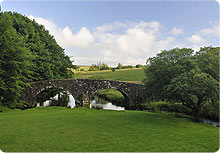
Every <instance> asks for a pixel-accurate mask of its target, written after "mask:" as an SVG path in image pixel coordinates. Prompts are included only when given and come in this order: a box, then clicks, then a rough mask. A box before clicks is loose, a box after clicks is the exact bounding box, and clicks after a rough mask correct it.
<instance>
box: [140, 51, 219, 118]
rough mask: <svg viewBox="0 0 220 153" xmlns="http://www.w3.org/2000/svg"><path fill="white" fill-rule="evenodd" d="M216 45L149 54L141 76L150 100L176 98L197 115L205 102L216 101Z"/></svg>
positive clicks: (217, 65)
mask: <svg viewBox="0 0 220 153" xmlns="http://www.w3.org/2000/svg"><path fill="white" fill-rule="evenodd" d="M218 59H219V47H204V48H201V50H200V51H199V52H197V53H196V54H193V50H192V49H187V48H183V49H179V48H174V49H172V50H169V51H163V52H161V53H159V54H157V56H156V57H153V58H149V59H148V61H147V67H146V69H145V73H146V79H145V80H144V83H145V87H146V94H147V97H149V98H150V100H153V101H157V100H175V101H180V102H182V103H183V105H185V106H187V107H189V108H190V109H191V110H192V112H193V113H194V115H195V118H196V120H198V118H199V113H200V110H201V109H202V107H203V105H204V104H208V103H209V104H210V101H211V103H212V104H213V103H214V104H215V105H216V103H218V98H217V95H218V81H219V80H218V76H219V63H218Z"/></svg>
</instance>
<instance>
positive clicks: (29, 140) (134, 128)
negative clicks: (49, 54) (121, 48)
mask: <svg viewBox="0 0 220 153" xmlns="http://www.w3.org/2000/svg"><path fill="white" fill-rule="evenodd" d="M0 127H1V129H0V138H1V139H0V149H1V150H3V151H4V152H48V151H49V152H94V151H95V152H215V151H217V150H218V148H219V141H218V140H219V135H218V134H219V133H218V132H219V131H218V130H219V128H217V127H214V126H210V125H206V124H203V123H194V122H192V121H190V120H188V119H180V118H175V117H172V116H168V115H166V114H156V113H149V112H140V111H108V110H95V109H86V108H75V109H67V108H64V107H63V108H62V107H47V108H43V107H40V108H34V109H29V110H25V111H19V112H17V111H15V112H13V111H11V112H5V113H4V112H2V113H0Z"/></svg>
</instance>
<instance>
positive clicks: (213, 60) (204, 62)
mask: <svg viewBox="0 0 220 153" xmlns="http://www.w3.org/2000/svg"><path fill="white" fill-rule="evenodd" d="M219 51H220V47H203V48H200V51H199V52H197V53H196V60H197V63H198V65H199V68H200V69H201V71H202V72H204V73H207V74H209V75H211V76H212V77H213V78H214V79H216V80H219Z"/></svg>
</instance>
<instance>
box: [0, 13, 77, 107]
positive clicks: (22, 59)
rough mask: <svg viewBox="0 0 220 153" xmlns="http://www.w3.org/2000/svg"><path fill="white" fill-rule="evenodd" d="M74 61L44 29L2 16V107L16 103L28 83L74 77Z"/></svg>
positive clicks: (26, 20)
mask: <svg viewBox="0 0 220 153" xmlns="http://www.w3.org/2000/svg"><path fill="white" fill-rule="evenodd" d="M71 68H75V67H74V66H73V65H72V62H71V61H70V58H69V57H68V56H67V55H65V53H64V49H62V48H61V47H60V46H59V45H58V44H57V43H56V41H55V39H54V37H53V36H52V35H50V34H49V31H47V30H46V29H45V28H44V26H42V25H39V24H38V23H36V22H35V21H34V20H33V21H32V20H30V19H29V18H27V17H25V16H23V15H21V14H19V13H13V12H1V13H0V104H1V103H5V104H6V105H11V103H16V102H17V101H18V97H19V96H20V91H21V90H22V89H23V88H24V87H25V86H26V85H28V84H27V83H29V82H33V81H39V80H49V79H62V78H69V77H72V75H73V73H72V72H71V71H70V69H71Z"/></svg>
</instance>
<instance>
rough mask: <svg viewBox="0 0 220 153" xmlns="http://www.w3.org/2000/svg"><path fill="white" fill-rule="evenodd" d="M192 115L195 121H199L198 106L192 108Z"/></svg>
mask: <svg viewBox="0 0 220 153" xmlns="http://www.w3.org/2000/svg"><path fill="white" fill-rule="evenodd" d="M194 117H195V121H196V122H199V121H200V118H199V109H198V108H196V109H195V110H194Z"/></svg>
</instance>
